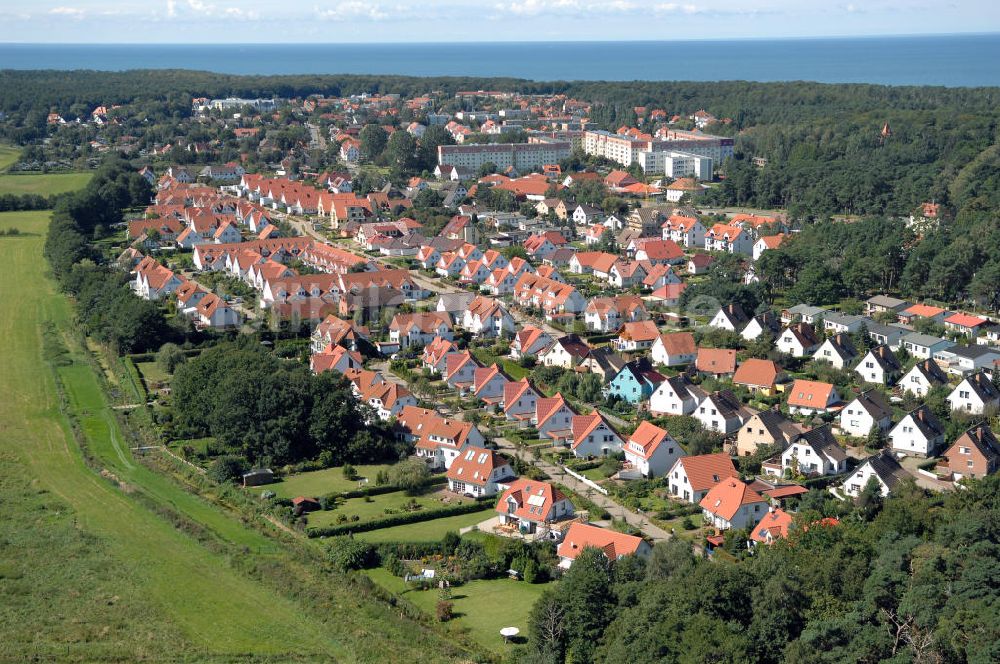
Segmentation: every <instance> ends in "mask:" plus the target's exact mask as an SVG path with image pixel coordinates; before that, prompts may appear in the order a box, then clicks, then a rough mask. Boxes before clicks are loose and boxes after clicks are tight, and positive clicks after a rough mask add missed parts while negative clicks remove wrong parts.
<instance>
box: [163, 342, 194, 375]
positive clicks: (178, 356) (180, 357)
mask: <svg viewBox="0 0 1000 664" xmlns="http://www.w3.org/2000/svg"><path fill="white" fill-rule="evenodd" d="M186 361H187V357H186V356H185V355H184V351H183V350H181V347H180V346H178V345H177V344H174V343H165V344H163V345H162V346H160V350H159V351H157V353H156V364H157V366H159V367H160V368H161V369H163V370H164V371H165V372H167V373H168V374H173V373H174V369H176V368H177V365H179V364H184V362H186Z"/></svg>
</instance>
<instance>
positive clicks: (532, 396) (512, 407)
mask: <svg viewBox="0 0 1000 664" xmlns="http://www.w3.org/2000/svg"><path fill="white" fill-rule="evenodd" d="M540 398H541V395H540V393H539V392H538V390H536V389H535V387H534V386H533V385H532V384H531V382H530V381H529V380H528V379H527V378H522V379H521V380H519V381H510V382H507V383H505V384H504V386H503V412H504V415H506V416H507V419H508V420H514V421H517V422H534V419H535V413H536V407H537V404H538V400H539V399H540Z"/></svg>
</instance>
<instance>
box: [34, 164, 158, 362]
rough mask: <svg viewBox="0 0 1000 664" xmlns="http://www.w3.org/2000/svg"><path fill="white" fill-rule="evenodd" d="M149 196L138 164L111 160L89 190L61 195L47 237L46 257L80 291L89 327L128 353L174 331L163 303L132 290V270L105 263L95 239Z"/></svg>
mask: <svg viewBox="0 0 1000 664" xmlns="http://www.w3.org/2000/svg"><path fill="white" fill-rule="evenodd" d="M149 199H150V189H149V184H148V183H147V182H146V181H145V180H144V179H143V178H142V177H140V176H139V175H138V174H137V173H136V172H135V169H133V168H131V167H130V166H129V165H128V164H126V163H124V162H121V161H118V160H112V161H109V162H108V163H107V164H105V165H104V166H103V167H102V168H101V169H99V170H98V171H97V172H96V173H95V174H94V177H93V178H92V179H91V181H90V182H89V183H88V184H87V186H86V187H85V188H84V189H83V190H81V191H79V192H77V193H75V194H69V195H65V196H61V197H59V198H58V199H57V201H56V204H55V210H54V211H53V214H52V222H51V223H50V225H49V233H48V236H47V237H46V240H45V257H46V258H47V259H48V261H49V264H50V266H51V267H52V272H53V274H54V276H55V277H56V280H57V281H58V283H59V285H60V287H61V288H62V289H63V290H65V291H66V292H68V293H69V294H71V295H73V296H74V302H75V305H76V315H77V319H78V320H79V322H80V323H81V325H82V327H83V329H84V331H86V332H87V333H88V334H90V335H92V336H94V337H95V338H97V339H99V340H101V341H104V342H106V343H109V344H111V345H112V346H114V347H115V348H117V349H118V350H119V351H120V352H123V353H131V352H144V351H149V350H154V349H156V348H159V346H160V345H161V344H162V343H163V342H164V341H165V340H167V339H169V338H171V337H172V336H173V334H174V332H173V330H171V328H170V327H169V326H168V325H167V322H166V318H165V317H164V314H163V311H162V310H161V308H160V307H159V306H158V305H157V304H155V303H153V302H148V301H146V300H143V299H141V298H139V297H136V296H135V294H134V293H132V291H131V289H130V288H129V286H128V276H127V275H126V274H124V273H122V272H120V271H118V270H115V269H112V268H111V267H110V266H107V265H104V264H102V263H101V257H100V255H99V254H97V253H96V252H95V251H93V249H92V248H91V246H90V245H89V240H90V239H91V238H100V237H103V236H104V235H106V234H107V233H110V232H111V229H112V226H114V225H115V224H117V223H119V222H121V220H122V211H123V210H125V209H128V208H130V207H133V206H136V205H145V204H146V203H148V202H149Z"/></svg>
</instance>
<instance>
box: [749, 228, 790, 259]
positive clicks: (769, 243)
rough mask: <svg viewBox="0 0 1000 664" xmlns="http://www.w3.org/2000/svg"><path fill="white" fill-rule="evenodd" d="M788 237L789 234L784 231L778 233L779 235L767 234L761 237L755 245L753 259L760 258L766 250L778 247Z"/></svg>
mask: <svg viewBox="0 0 1000 664" xmlns="http://www.w3.org/2000/svg"><path fill="white" fill-rule="evenodd" d="M787 239H788V236H787V235H785V234H784V233H778V234H777V235H765V236H764V237H762V238H760V239H759V240H757V241H756V242H754V245H753V259H754V260H758V259H759V258H760V257H761V256H763V255H764V252H765V251H769V250H771V249H777V248H778V247H780V246H781V245H782V243H783V242H784V241H785V240H787Z"/></svg>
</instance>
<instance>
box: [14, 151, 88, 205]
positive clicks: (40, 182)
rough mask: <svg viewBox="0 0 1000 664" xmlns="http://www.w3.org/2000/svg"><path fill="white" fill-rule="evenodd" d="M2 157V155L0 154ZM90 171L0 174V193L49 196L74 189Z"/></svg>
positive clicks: (79, 185) (85, 178)
mask: <svg viewBox="0 0 1000 664" xmlns="http://www.w3.org/2000/svg"><path fill="white" fill-rule="evenodd" d="M0 159H2V156H0ZM90 178H91V174H90V173H37V174H36V173H29V174H25V175H11V174H7V173H5V174H3V175H0V195H3V194H15V195H19V194H39V195H42V196H50V195H52V194H64V193H66V192H68V191H76V190H78V189H83V187H84V186H85V185H86V184H87V182H89V181H90Z"/></svg>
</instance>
